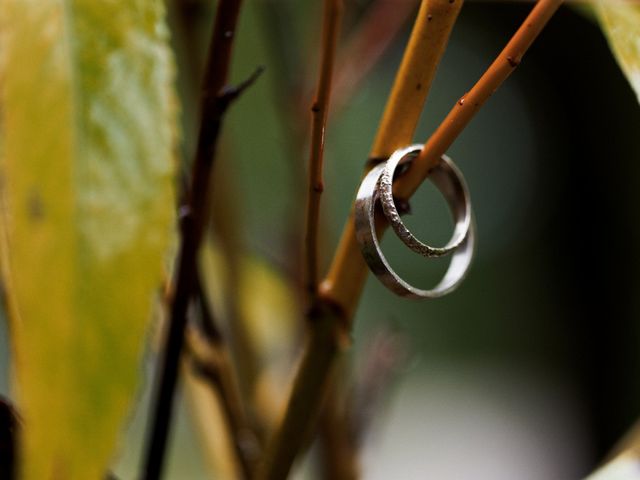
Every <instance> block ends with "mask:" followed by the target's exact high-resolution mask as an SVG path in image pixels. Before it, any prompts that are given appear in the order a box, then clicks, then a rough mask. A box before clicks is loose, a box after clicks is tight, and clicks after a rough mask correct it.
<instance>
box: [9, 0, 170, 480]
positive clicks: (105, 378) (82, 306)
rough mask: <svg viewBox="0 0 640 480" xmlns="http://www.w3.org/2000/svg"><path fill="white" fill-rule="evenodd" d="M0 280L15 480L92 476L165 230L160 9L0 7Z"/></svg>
mask: <svg viewBox="0 0 640 480" xmlns="http://www.w3.org/2000/svg"><path fill="white" fill-rule="evenodd" d="M0 22H1V25H0V32H1V35H2V38H1V39H0V44H1V45H2V63H1V67H2V68H1V71H2V72H3V73H2V84H1V97H0V101H1V105H2V110H1V112H2V144H3V158H2V186H3V202H4V205H3V222H2V240H3V241H2V243H3V249H2V260H3V261H2V269H3V275H4V281H5V285H6V289H7V293H8V297H9V308H10V317H11V323H10V327H11V337H12V347H13V351H14V362H13V364H14V365H13V366H14V371H15V378H16V382H15V390H16V394H17V398H18V409H19V411H20V414H21V417H22V418H23V421H24V428H23V433H22V446H21V452H22V475H21V478H25V479H28V480H31V479H34V480H35V479H37V480H42V479H50V478H65V479H97V478H103V477H104V474H105V472H106V469H107V467H108V464H109V461H110V459H111V457H112V456H113V455H114V450H115V447H116V442H117V437H118V433H119V431H120V429H121V427H122V424H123V421H124V419H125V415H126V413H127V411H128V408H129V407H130V406H131V403H132V400H133V397H134V394H135V391H136V387H137V381H138V380H137V379H138V378H139V377H140V365H139V364H140V359H141V353H142V350H143V345H144V335H145V332H146V329H147V325H148V320H149V318H150V311H151V306H152V302H153V301H154V297H155V296H156V292H157V290H158V287H159V284H160V281H161V276H162V273H163V264H164V263H165V262H164V260H165V258H164V256H165V254H166V248H167V245H168V242H169V239H170V238H171V231H172V226H173V220H174V219H173V214H172V212H173V210H174V198H173V188H172V182H173V173H174V172H173V171H174V150H175V143H176V127H175V125H176V101H175V97H174V93H173V90H172V88H173V87H172V83H173V80H174V65H173V58H172V55H171V52H170V50H169V47H168V41H169V38H168V37H169V34H168V30H167V26H166V24H165V11H164V6H163V2H162V1H160V0H148V1H132V2H112V1H104V0H99V1H97V0H75V1H72V0H57V1H56V0H42V1H35V0H31V1H24V0H0Z"/></svg>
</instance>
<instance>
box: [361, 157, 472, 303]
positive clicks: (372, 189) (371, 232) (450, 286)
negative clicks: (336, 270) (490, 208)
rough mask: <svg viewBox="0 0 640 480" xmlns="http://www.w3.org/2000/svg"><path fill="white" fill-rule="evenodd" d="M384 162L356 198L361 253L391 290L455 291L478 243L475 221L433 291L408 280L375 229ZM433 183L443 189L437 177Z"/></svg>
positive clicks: (414, 293)
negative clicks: (385, 250) (391, 262)
mask: <svg viewBox="0 0 640 480" xmlns="http://www.w3.org/2000/svg"><path fill="white" fill-rule="evenodd" d="M384 168H385V165H384V164H380V165H377V166H376V167H374V168H373V169H372V170H371V171H370V172H369V173H368V174H367V175H366V176H365V178H364V180H363V181H362V183H361V184H360V189H359V190H358V195H357V197H356V201H355V207H354V208H355V210H354V214H355V227H356V238H357V240H358V243H359V244H360V249H361V251H362V255H363V257H364V259H365V261H366V262H367V264H368V265H369V268H370V269H371V271H372V272H373V273H374V274H375V275H376V277H378V279H379V280H380V281H381V282H382V283H383V284H384V285H385V286H386V287H387V288H389V289H390V290H391V291H393V292H395V293H397V294H398V295H400V296H402V297H407V298H438V297H442V296H443V295H446V294H447V293H450V292H451V291H453V290H454V289H455V288H456V287H457V286H458V285H459V284H460V282H461V281H462V280H463V279H464V277H465V276H466V273H467V270H468V269H469V265H470V264H471V260H472V258H473V252H474V246H475V224H474V222H473V219H471V221H470V224H469V229H468V230H467V235H466V237H465V239H464V241H463V242H462V243H461V244H460V246H459V247H458V248H457V249H456V250H455V251H454V253H453V256H452V257H451V262H450V263H449V268H448V269H447V272H446V273H445V275H444V277H443V278H442V280H441V281H440V283H438V285H436V286H435V287H434V288H433V289H431V290H421V289H419V288H415V287H413V286H412V285H410V284H408V283H407V282H405V281H404V280H403V279H402V278H400V277H399V276H398V274H396V272H394V271H393V269H392V268H391V266H390V265H389V262H387V259H386V258H385V257H384V255H383V254H382V250H381V249H380V243H379V242H378V237H377V235H376V229H375V204H376V201H377V192H378V188H377V186H378V179H379V178H380V175H381V174H382V171H383V169H384ZM434 183H436V186H438V188H440V185H439V184H438V183H437V180H436V179H435V178H434Z"/></svg>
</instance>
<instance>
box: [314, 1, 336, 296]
mask: <svg viewBox="0 0 640 480" xmlns="http://www.w3.org/2000/svg"><path fill="white" fill-rule="evenodd" d="M341 17H342V0H325V2H324V17H323V23H322V59H321V64H320V73H319V76H318V88H317V91H316V98H315V100H314V102H313V106H312V107H311V112H312V117H313V123H312V127H311V152H310V155H309V191H308V197H307V222H306V229H305V256H306V262H305V263H306V287H307V290H308V292H309V293H310V295H311V296H312V297H313V298H315V295H316V293H317V286H318V223H319V217H320V197H321V196H322V191H323V190H324V184H323V180H322V163H323V162H322V160H323V156H324V135H325V128H326V124H327V115H328V112H329V98H330V97H331V78H332V76H333V65H334V60H335V56H336V46H337V44H338V34H339V32H340V20H341Z"/></svg>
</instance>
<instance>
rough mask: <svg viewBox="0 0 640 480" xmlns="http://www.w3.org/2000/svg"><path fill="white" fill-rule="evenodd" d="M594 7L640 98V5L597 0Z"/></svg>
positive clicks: (617, 0) (623, 0)
mask: <svg viewBox="0 0 640 480" xmlns="http://www.w3.org/2000/svg"><path fill="white" fill-rule="evenodd" d="M595 10H596V15H597V17H598V19H599V20H600V24H601V25H602V29H603V31H604V33H605V35H606V36H607V38H608V40H609V44H610V45H611V49H612V50H613V53H614V55H615V57H616V59H617V60H618V63H619V64H620V68H621V69H622V71H623V72H624V74H625V76H626V77H627V80H629V83H630V84H631V87H632V88H633V90H634V91H635V92H636V95H637V96H638V100H639V101H640V4H638V3H637V2H635V1H631V0H599V1H597V2H596V3H595Z"/></svg>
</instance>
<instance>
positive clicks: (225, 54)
mask: <svg viewBox="0 0 640 480" xmlns="http://www.w3.org/2000/svg"><path fill="white" fill-rule="evenodd" d="M240 5H241V1H240V0H220V1H219V3H218V7H217V12H216V20H215V25H214V29H213V35H212V39H211V45H210V48H209V54H208V60H207V66H206V70H205V74H204V81H203V91H202V101H201V105H202V107H201V109H202V110H201V117H200V131H199V134H198V142H197V149H196V154H195V160H194V162H193V166H192V173H191V182H190V189H189V192H188V194H187V195H186V204H185V206H184V207H183V208H182V212H181V213H182V215H181V219H180V222H181V225H180V226H181V230H182V231H181V233H182V238H181V245H180V250H179V254H178V265H177V269H176V277H175V278H176V280H175V292H174V294H173V298H172V301H171V307H170V316H169V330H168V333H167V336H166V340H165V345H164V349H163V352H162V360H161V364H160V368H159V371H158V377H157V384H156V390H155V403H154V405H153V408H152V410H151V412H152V416H151V419H152V420H151V426H150V432H149V436H148V439H147V442H148V444H147V451H146V459H145V462H144V467H143V468H144V472H143V475H142V477H143V478H145V479H146V480H157V479H159V478H160V476H161V473H162V468H163V464H164V456H165V451H166V444H167V436H168V432H169V426H170V420H171V413H172V410H173V397H174V390H175V386H176V382H177V377H178V367H179V361H180V353H181V350H182V344H183V342H184V332H185V326H186V323H187V308H188V305H189V301H190V299H191V295H192V292H193V287H194V284H195V277H196V259H197V252H198V248H199V247H200V243H201V240H202V233H203V231H204V226H205V219H206V218H207V217H206V206H207V200H208V197H209V185H210V179H209V177H210V174H211V170H212V167H213V163H214V153H215V149H216V145H217V140H218V134H219V132H220V126H221V124H222V117H223V114H224V112H225V110H226V109H227V107H228V106H229V103H230V101H231V100H232V99H233V98H235V97H237V93H239V92H237V93H236V94H235V96H234V95H231V94H230V93H228V92H225V91H224V90H223V88H224V86H225V85H226V83H227V77H228V72H229V64H230V61H231V50H232V46H233V39H234V37H235V30H236V24H237V21H238V16H239V13H240Z"/></svg>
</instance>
